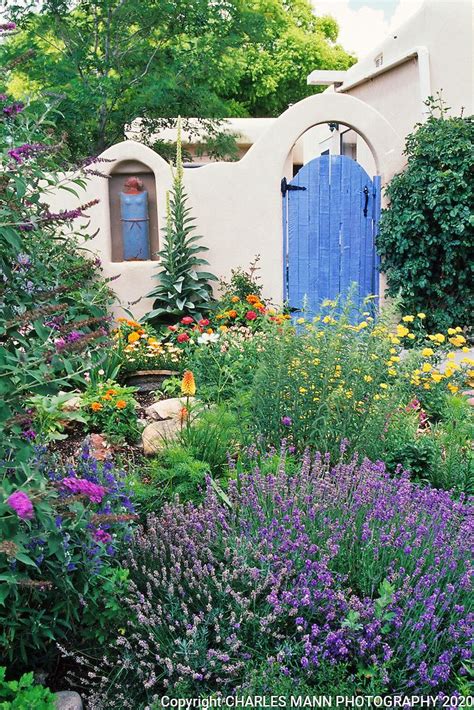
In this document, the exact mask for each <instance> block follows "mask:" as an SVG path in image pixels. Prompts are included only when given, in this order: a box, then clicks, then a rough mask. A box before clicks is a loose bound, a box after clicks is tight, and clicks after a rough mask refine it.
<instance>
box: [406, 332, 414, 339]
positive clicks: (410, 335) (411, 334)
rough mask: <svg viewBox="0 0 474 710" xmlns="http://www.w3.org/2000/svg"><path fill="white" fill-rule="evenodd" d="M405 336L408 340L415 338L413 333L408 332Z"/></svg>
mask: <svg viewBox="0 0 474 710" xmlns="http://www.w3.org/2000/svg"><path fill="white" fill-rule="evenodd" d="M407 338H409V339H410V340H415V333H408V335H407Z"/></svg>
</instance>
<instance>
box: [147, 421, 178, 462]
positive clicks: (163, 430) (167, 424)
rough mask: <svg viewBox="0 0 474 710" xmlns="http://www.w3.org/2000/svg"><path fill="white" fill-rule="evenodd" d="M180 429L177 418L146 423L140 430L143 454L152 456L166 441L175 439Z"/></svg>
mask: <svg viewBox="0 0 474 710" xmlns="http://www.w3.org/2000/svg"><path fill="white" fill-rule="evenodd" d="M180 429H181V424H180V422H179V420H178V419H164V420H163V421H157V422H152V423H151V424H148V426H146V427H145V428H144V430H143V432H142V444H143V452H144V454H145V456H152V455H153V454H156V453H158V452H159V451H161V449H163V447H164V446H165V444H166V443H167V442H168V441H170V440H173V439H176V437H177V436H178V433H179V431H180Z"/></svg>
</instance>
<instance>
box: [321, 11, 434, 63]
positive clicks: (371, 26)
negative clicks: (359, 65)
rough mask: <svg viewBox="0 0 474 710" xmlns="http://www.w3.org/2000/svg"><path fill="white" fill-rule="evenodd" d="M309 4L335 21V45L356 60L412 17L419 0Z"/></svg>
mask: <svg viewBox="0 0 474 710" xmlns="http://www.w3.org/2000/svg"><path fill="white" fill-rule="evenodd" d="M429 1H431V2H435V1H436V0H429ZM312 3H313V6H314V9H315V12H316V14H317V15H332V16H333V17H334V18H335V19H336V20H337V21H338V23H339V28H340V32H339V38H338V42H339V43H340V44H342V46H343V47H344V49H347V50H348V51H350V52H354V53H355V54H356V55H357V57H358V58H359V59H360V58H361V57H363V56H364V54H367V52H370V51H371V50H372V49H373V48H374V47H376V46H377V45H378V44H380V42H382V41H383V40H384V39H385V37H386V36H387V35H388V34H389V33H391V32H392V30H394V29H395V28H396V27H398V26H399V25H400V24H401V23H402V22H404V21H405V20H407V19H408V18H409V17H410V16H411V15H413V14H414V13H415V12H416V11H417V10H418V9H419V8H420V7H421V5H422V3H423V0H312Z"/></svg>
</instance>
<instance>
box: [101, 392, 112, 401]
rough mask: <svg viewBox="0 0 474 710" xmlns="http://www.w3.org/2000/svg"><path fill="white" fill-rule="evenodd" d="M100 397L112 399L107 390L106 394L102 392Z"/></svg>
mask: <svg viewBox="0 0 474 710" xmlns="http://www.w3.org/2000/svg"><path fill="white" fill-rule="evenodd" d="M102 399H106V400H107V401H108V400H109V399H112V397H111V396H110V394H109V393H108V392H107V394H104V396H103V397H102Z"/></svg>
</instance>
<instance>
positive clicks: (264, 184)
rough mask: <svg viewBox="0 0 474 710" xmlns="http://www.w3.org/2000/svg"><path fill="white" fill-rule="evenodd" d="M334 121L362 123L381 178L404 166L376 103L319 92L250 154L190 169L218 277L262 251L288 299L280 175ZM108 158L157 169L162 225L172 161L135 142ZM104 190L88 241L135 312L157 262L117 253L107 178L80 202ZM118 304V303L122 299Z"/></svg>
mask: <svg viewBox="0 0 474 710" xmlns="http://www.w3.org/2000/svg"><path fill="white" fill-rule="evenodd" d="M328 121H337V122H340V123H344V124H346V125H348V126H351V127H353V128H354V129H356V130H357V131H358V132H359V133H360V134H361V135H362V136H363V137H364V139H365V141H366V142H367V144H368V146H369V148H370V150H371V151H372V153H373V156H374V160H375V164H376V171H377V173H378V174H380V175H381V176H382V183H384V182H386V181H387V180H389V179H390V177H391V176H392V175H393V174H394V172H396V171H397V170H398V169H400V167H401V164H402V162H403V161H402V158H401V141H400V137H399V136H398V134H397V133H396V131H394V129H393V128H392V127H391V126H390V124H389V123H388V122H387V121H386V120H385V119H384V118H383V116H382V115H381V114H380V113H378V112H377V111H376V110H375V109H373V108H371V107H370V106H367V104H365V103H363V102H361V101H359V100H358V99H356V98H353V97H350V96H343V95H339V94H334V93H333V94H330V93H328V94H319V95H316V96H311V97H309V98H307V99H305V100H304V101H300V102H299V103H297V104H295V105H294V106H292V107H291V108H290V109H288V110H287V111H286V112H285V113H283V114H282V115H281V116H280V117H279V118H278V119H277V120H276V121H275V122H273V123H272V125H271V126H269V128H268V129H267V131H266V132H265V133H264V134H263V135H262V136H261V137H260V138H259V140H258V141H257V142H256V143H255V144H254V145H253V146H252V147H251V149H250V150H249V151H248V153H247V154H246V155H245V156H244V157H243V158H242V160H240V161H239V162H237V163H213V164H209V165H205V166H203V167H201V168H197V169H188V170H185V178H184V179H185V185H186V189H187V192H188V195H189V204H190V206H191V207H192V209H193V214H194V216H195V218H196V223H197V227H198V232H199V234H201V235H202V236H203V240H202V242H203V244H204V245H206V246H207V247H209V252H208V254H207V258H208V260H209V262H210V269H211V271H213V272H214V273H215V274H216V275H217V276H219V277H221V276H228V275H229V273H230V271H231V269H232V268H235V267H236V266H244V267H245V266H248V264H249V263H250V262H251V261H252V260H253V258H254V257H255V255H256V254H260V255H261V277H262V280H263V284H264V287H265V293H266V295H267V297H270V298H272V299H273V300H274V301H275V302H281V300H282V291H283V283H282V272H283V253H282V251H283V250H282V244H283V239H282V199H281V193H280V181H281V178H282V177H283V176H284V175H285V176H286V177H289V178H291V175H292V172H291V171H292V160H291V158H290V154H291V151H292V148H293V146H294V144H295V143H296V142H297V141H298V139H299V138H300V137H301V136H302V135H303V133H304V132H305V131H306V130H307V129H309V128H311V127H313V126H315V125H317V124H319V123H327V122H328ZM103 157H105V158H108V159H113V160H114V162H113V163H102V164H101V168H102V170H104V169H105V170H107V171H109V172H113V170H114V166H115V168H116V167H117V165H119V164H120V162H121V161H126V160H138V161H140V162H141V163H144V164H145V165H147V166H149V168H150V170H151V171H152V172H153V173H154V174H155V178H156V186H157V211H158V223H159V228H160V231H162V229H163V226H164V218H165V214H166V191H167V190H168V189H169V188H170V186H171V173H170V168H169V166H168V165H167V163H166V162H165V161H164V160H163V159H162V158H161V157H160V156H159V155H157V154H156V153H155V152H154V151H152V150H151V149H150V148H147V147H146V146H144V145H142V144H140V143H136V142H134V141H125V142H123V143H120V144H118V145H116V146H113V147H112V148H109V149H108V150H107V151H105V153H103ZM95 197H98V198H99V199H100V204H99V205H98V206H97V207H93V208H92V209H91V210H90V219H91V224H90V227H89V232H90V233H94V232H95V231H96V230H97V229H98V234H97V236H96V237H95V238H94V239H93V240H92V242H89V244H88V246H89V247H90V248H92V249H95V250H96V251H97V253H98V254H99V255H100V257H101V259H102V262H103V267H104V272H105V274H106V275H107V276H115V275H116V274H120V276H119V278H118V280H117V281H115V282H114V284H113V285H114V289H115V291H116V293H117V296H118V299H119V301H120V302H121V303H122V305H124V306H128V305H129V304H130V302H134V301H137V299H139V298H141V299H142V300H141V301H140V303H139V304H137V305H135V306H133V312H134V313H135V314H136V316H137V317H140V316H141V315H143V314H144V313H145V312H146V311H147V310H148V309H149V307H150V305H151V303H150V301H147V299H145V298H144V296H145V295H146V293H147V292H148V291H150V289H151V288H152V286H153V280H152V275H153V274H154V273H156V262H122V263H113V262H112V260H111V238H110V214H109V200H108V181H107V180H105V179H101V178H96V177H94V178H91V179H90V180H89V182H88V185H87V192H86V194H85V195H82V196H81V202H86V201H88V200H90V199H93V198H95ZM53 205H54V206H55V208H60V209H66V208H69V207H72V206H76V205H77V200H75V199H74V198H73V197H72V196H69V195H68V196H67V198H65V196H64V193H61V195H59V194H58V195H56V196H55V198H54V201H53ZM117 309H118V306H117Z"/></svg>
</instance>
